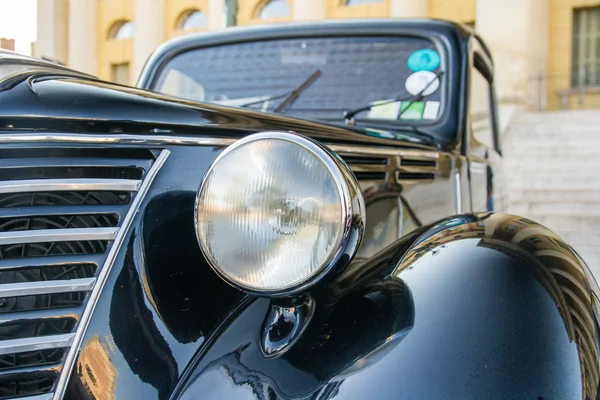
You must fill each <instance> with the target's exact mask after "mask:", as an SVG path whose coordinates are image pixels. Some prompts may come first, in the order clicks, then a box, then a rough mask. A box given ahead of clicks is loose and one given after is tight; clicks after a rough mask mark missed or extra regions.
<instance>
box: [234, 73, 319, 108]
mask: <svg viewBox="0 0 600 400" xmlns="http://www.w3.org/2000/svg"><path fill="white" fill-rule="evenodd" d="M320 76H321V70H320V69H318V70H316V71H315V72H313V73H312V74H311V75H310V76H309V77H308V78H307V79H306V80H305V81H304V82H302V83H301V84H300V85H299V86H298V87H297V88H296V89H294V90H292V91H289V92H286V93H283V94H278V95H275V96H270V97H265V98H262V99H260V100H257V101H253V102H251V103H246V104H242V106H241V107H249V106H252V105H254V104H262V103H265V102H267V101H272V100H277V99H281V98H282V97H285V99H284V100H283V101H282V102H281V104H279V105H278V106H277V108H275V110H273V112H275V113H281V112H283V111H285V109H287V108H288V107H289V106H291V105H292V104H293V103H294V102H295V101H296V100H297V99H298V97H300V94H302V92H303V91H305V90H306V89H308V87H309V86H310V85H312V84H313V83H314V82H315V81H316V80H317V79H318V78H319V77H320Z"/></svg>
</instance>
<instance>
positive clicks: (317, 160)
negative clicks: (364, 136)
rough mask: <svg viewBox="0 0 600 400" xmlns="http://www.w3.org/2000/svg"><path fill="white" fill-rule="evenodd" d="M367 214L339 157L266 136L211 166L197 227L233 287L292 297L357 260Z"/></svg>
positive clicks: (286, 137)
mask: <svg viewBox="0 0 600 400" xmlns="http://www.w3.org/2000/svg"><path fill="white" fill-rule="evenodd" d="M364 209H365V207H364V200H363V198H362V195H361V192H360V189H359V187H358V184H357V182H356V179H355V178H354V175H353V174H352V173H351V172H350V170H349V169H348V167H347V166H346V165H345V164H344V163H343V161H341V159H339V157H337V156H336V155H335V154H334V153H332V152H331V151H330V150H328V149H327V148H325V147H323V146H321V145H320V144H318V143H317V142H315V141H313V140H311V139H308V138H306V137H303V136H299V135H296V134H292V133H283V132H263V133H257V134H253V135H250V136H247V137H245V138H243V139H241V140H239V141H237V142H236V143H235V144H233V145H231V146H229V147H228V148H227V149H225V150H224V151H223V152H222V153H221V154H220V155H219V157H217V159H216V160H215V161H214V163H213V164H212V166H211V167H210V168H209V170H208V171H207V173H206V175H205V177H204V180H203V182H202V185H201V186H200V189H199V190H198V195H197V198H196V210H195V211H196V229H197V236H198V241H199V243H200V247H201V249H202V251H203V253H204V255H205V257H206V258H207V260H208V261H209V263H210V264H211V266H212V268H213V269H214V270H215V271H216V272H217V273H218V274H219V275H220V276H221V277H222V278H224V279H225V280H226V281H227V282H229V283H230V284H232V285H234V286H236V287H238V288H241V289H243V290H245V291H247V292H250V293H254V294H258V295H265V296H285V295H290V294H293V293H297V292H298V291H300V290H303V289H305V288H307V287H308V286H310V285H312V284H314V283H315V282H316V281H318V280H320V279H321V278H322V277H323V276H324V275H325V274H327V273H328V272H329V271H330V270H332V269H334V268H335V267H336V266H340V265H341V264H345V263H347V262H348V261H349V260H350V259H351V258H352V257H353V256H354V254H355V252H356V250H357V248H358V245H359V244H360V240H361V239H362V233H363V226H364Z"/></svg>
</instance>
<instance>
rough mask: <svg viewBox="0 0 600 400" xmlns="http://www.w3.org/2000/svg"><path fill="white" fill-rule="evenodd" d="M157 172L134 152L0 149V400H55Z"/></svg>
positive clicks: (148, 155) (148, 156) (144, 153)
mask: <svg viewBox="0 0 600 400" xmlns="http://www.w3.org/2000/svg"><path fill="white" fill-rule="evenodd" d="M154 162H155V156H154V154H153V153H152V152H151V151H149V150H144V149H133V148H96V147H94V148H66V147H61V148H57V147H45V148H5V149H0V399H10V398H21V397H26V398H32V399H50V398H51V397H52V393H53V391H54V390H55V387H56V385H57V382H58V379H59V377H60V374H61V372H62V370H63V367H64V361H65V358H66V355H67V353H68V351H69V348H70V347H71V345H72V344H73V341H74V338H75V337H76V333H77V329H78V327H79V322H80V319H81V317H82V315H83V313H84V310H85V307H86V304H87V303H88V298H89V294H90V292H91V291H92V290H93V289H94V286H95V284H96V282H97V279H98V276H99V274H100V273H101V270H102V268H103V265H104V263H105V261H106V259H107V254H109V252H110V250H111V247H112V246H113V243H114V240H115V238H116V237H117V235H118V233H119V230H120V229H121V227H122V225H123V221H124V219H125V218H126V216H127V213H128V211H129V210H130V207H131V206H132V203H133V202H135V199H136V196H137V193H138V191H139V190H140V187H142V185H143V183H144V180H145V179H146V178H147V175H148V172H149V171H150V170H151V168H152V166H153V163H154Z"/></svg>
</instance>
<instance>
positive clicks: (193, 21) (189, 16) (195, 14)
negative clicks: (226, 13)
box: [176, 10, 208, 31]
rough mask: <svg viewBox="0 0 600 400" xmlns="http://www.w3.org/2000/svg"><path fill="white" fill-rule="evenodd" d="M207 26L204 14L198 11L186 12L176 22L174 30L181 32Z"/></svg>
mask: <svg viewBox="0 0 600 400" xmlns="http://www.w3.org/2000/svg"><path fill="white" fill-rule="evenodd" d="M207 26H208V22H207V20H206V14H204V13H203V12H202V11H200V10H187V11H184V12H183V14H181V16H180V17H179V19H178V20H177V25H176V28H177V29H180V30H183V31H190V30H194V29H200V28H206V27H207Z"/></svg>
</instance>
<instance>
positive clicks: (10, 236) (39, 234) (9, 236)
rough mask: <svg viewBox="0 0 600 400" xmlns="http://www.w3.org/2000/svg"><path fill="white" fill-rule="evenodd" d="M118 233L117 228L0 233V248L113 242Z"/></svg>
mask: <svg viewBox="0 0 600 400" xmlns="http://www.w3.org/2000/svg"><path fill="white" fill-rule="evenodd" d="M118 231H119V228H67V229H36V230H32V231H8V232H0V246H1V245H7V244H24V243H42V242H77V241H87V240H113V239H114V238H115V236H116V235H117V232H118Z"/></svg>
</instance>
